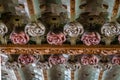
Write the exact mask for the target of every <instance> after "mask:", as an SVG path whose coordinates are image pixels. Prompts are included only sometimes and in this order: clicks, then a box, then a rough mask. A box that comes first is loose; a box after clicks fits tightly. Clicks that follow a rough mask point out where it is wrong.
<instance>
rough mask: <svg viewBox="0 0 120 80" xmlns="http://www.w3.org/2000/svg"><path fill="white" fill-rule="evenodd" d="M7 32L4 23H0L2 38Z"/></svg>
mask: <svg viewBox="0 0 120 80" xmlns="http://www.w3.org/2000/svg"><path fill="white" fill-rule="evenodd" d="M7 32H8V28H7V26H6V25H5V24H4V23H2V22H0V35H2V36H4V35H5V33H7Z"/></svg>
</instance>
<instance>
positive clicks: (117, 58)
mask: <svg viewBox="0 0 120 80" xmlns="http://www.w3.org/2000/svg"><path fill="white" fill-rule="evenodd" d="M112 64H116V65H120V56H114V57H113V58H112Z"/></svg>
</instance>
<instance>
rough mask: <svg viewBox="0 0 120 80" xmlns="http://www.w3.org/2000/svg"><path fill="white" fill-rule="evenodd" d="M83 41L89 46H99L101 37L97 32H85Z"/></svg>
mask: <svg viewBox="0 0 120 80" xmlns="http://www.w3.org/2000/svg"><path fill="white" fill-rule="evenodd" d="M81 41H83V43H84V44H85V45H87V46H90V45H97V44H99V43H100V41H101V37H100V34H99V33H97V32H85V33H84V34H83V35H82V37H81Z"/></svg>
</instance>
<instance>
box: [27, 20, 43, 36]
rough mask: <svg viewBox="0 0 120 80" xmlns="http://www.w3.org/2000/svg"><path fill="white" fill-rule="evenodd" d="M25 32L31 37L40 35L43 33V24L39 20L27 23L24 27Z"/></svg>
mask: <svg viewBox="0 0 120 80" xmlns="http://www.w3.org/2000/svg"><path fill="white" fill-rule="evenodd" d="M25 33H27V34H28V35H30V36H32V37H36V36H42V35H44V34H45V26H44V25H43V24H42V23H40V22H33V23H29V24H27V25H26V27H25Z"/></svg>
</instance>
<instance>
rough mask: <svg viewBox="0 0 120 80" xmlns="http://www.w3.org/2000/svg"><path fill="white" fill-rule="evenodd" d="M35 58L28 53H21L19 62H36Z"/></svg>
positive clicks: (25, 63)
mask: <svg viewBox="0 0 120 80" xmlns="http://www.w3.org/2000/svg"><path fill="white" fill-rule="evenodd" d="M35 60H36V59H35V57H34V56H32V55H28V54H21V55H20V56H19V57H18V62H19V63H21V64H24V65H27V64H30V63H33V62H35Z"/></svg>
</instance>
